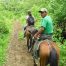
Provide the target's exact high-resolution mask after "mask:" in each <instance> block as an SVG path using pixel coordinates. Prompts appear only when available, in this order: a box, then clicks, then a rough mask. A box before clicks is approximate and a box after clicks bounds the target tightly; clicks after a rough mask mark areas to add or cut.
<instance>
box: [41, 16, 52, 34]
mask: <svg viewBox="0 0 66 66" xmlns="http://www.w3.org/2000/svg"><path fill="white" fill-rule="evenodd" d="M41 27H44V31H43V34H50V33H53V23H52V19H51V17H50V16H45V17H44V18H42V20H41Z"/></svg>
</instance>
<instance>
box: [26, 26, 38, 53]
mask: <svg viewBox="0 0 66 66" xmlns="http://www.w3.org/2000/svg"><path fill="white" fill-rule="evenodd" d="M36 32H37V31H35V28H34V27H33V26H28V27H27V28H26V31H25V36H26V39H27V47H28V50H29V52H30V50H31V49H32V36H33V35H34V34H35V33H36Z"/></svg>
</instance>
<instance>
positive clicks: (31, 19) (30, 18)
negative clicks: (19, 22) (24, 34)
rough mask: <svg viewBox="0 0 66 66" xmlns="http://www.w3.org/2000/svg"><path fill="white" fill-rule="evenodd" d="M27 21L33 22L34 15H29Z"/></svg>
mask: <svg viewBox="0 0 66 66" xmlns="http://www.w3.org/2000/svg"><path fill="white" fill-rule="evenodd" d="M28 23H30V24H34V17H32V16H29V17H28Z"/></svg>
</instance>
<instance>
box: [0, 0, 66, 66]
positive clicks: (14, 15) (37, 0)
mask: <svg viewBox="0 0 66 66" xmlns="http://www.w3.org/2000/svg"><path fill="white" fill-rule="evenodd" d="M42 7H46V8H47V9H48V14H49V15H50V16H51V17H52V19H53V24H54V34H53V40H54V41H56V42H60V41H61V40H62V39H63V37H61V33H62V29H61V28H60V27H59V26H58V25H59V23H62V22H64V19H65V17H66V0H0V62H1V64H0V66H2V64H3V63H4V54H3V53H5V50H4V51H3V49H4V48H5V46H7V40H6V39H7V38H6V37H8V35H9V33H10V32H11V29H12V25H13V24H12V23H13V19H20V21H21V23H22V26H23V27H24V25H25V24H26V20H25V17H26V13H27V10H31V11H32V14H33V15H34V17H35V21H36V23H35V27H36V28H37V29H39V27H40V20H41V17H40V14H39V13H38V11H39V9H40V8H42ZM18 36H19V38H18V39H23V32H19V34H18ZM65 44H66V42H65ZM59 46H60V49H61V58H60V66H65V65H66V64H65V62H66V56H65V55H66V53H64V52H66V51H65V49H66V47H65V46H66V45H64V46H61V45H59ZM2 62H3V63H2Z"/></svg>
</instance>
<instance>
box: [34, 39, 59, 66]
mask: <svg viewBox="0 0 66 66" xmlns="http://www.w3.org/2000/svg"><path fill="white" fill-rule="evenodd" d="M59 54H60V51H59V47H58V46H57V44H56V43H55V42H52V41H50V40H48V41H47V40H43V41H42V42H41V43H40V45H39V58H40V61H39V62H40V66H47V65H48V64H50V66H58V62H59ZM34 66H37V64H36V62H35V60H34Z"/></svg>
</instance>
